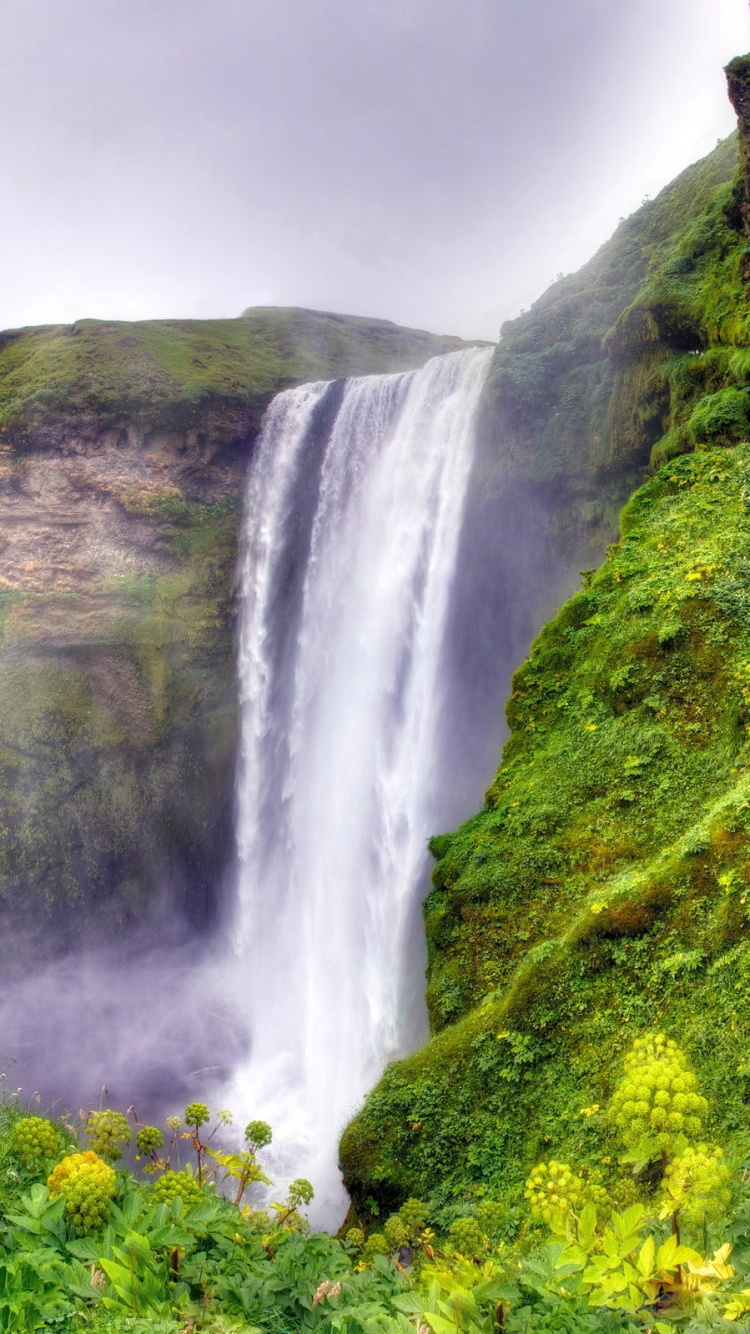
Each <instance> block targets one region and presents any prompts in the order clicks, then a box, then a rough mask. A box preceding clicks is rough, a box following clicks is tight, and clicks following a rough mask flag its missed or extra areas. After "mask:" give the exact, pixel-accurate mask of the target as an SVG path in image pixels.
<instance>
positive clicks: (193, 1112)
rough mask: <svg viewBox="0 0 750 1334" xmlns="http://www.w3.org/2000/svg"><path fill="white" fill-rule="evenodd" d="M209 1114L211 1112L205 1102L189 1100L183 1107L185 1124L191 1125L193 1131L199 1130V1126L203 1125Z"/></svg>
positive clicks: (206, 1121)
mask: <svg viewBox="0 0 750 1334" xmlns="http://www.w3.org/2000/svg"><path fill="white" fill-rule="evenodd" d="M210 1116H211V1113H210V1112H209V1110H208V1108H207V1106H206V1104H205V1102H191V1103H188V1106H187V1107H186V1108H185V1124H186V1125H188V1126H191V1127H192V1128H193V1129H194V1130H195V1131H198V1130H200V1128H201V1126H205V1125H206V1124H207V1123H208V1121H209V1119H210Z"/></svg>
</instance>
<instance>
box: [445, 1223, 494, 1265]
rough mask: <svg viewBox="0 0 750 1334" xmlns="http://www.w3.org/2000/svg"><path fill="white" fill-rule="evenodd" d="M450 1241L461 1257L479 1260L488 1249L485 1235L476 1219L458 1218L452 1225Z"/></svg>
mask: <svg viewBox="0 0 750 1334" xmlns="http://www.w3.org/2000/svg"><path fill="white" fill-rule="evenodd" d="M449 1235H450V1239H451V1243H452V1244H453V1246H455V1248H456V1250H457V1251H458V1253H459V1255H463V1256H465V1257H466V1259H467V1260H477V1259H479V1257H480V1256H481V1255H482V1254H483V1252H484V1251H485V1250H486V1249H487V1247H486V1241H485V1237H484V1234H483V1232H482V1229H481V1227H480V1226H479V1223H478V1222H477V1220H476V1218H457V1219H456V1220H455V1222H454V1223H451V1225H450V1233H449Z"/></svg>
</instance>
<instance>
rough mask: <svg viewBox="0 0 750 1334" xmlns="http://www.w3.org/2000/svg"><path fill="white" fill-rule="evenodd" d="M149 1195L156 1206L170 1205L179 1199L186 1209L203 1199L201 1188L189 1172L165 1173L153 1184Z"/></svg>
mask: <svg viewBox="0 0 750 1334" xmlns="http://www.w3.org/2000/svg"><path fill="white" fill-rule="evenodd" d="M151 1195H152V1199H153V1200H154V1202H155V1203H156V1204H171V1203H172V1200H176V1199H180V1200H182V1203H183V1204H184V1206H185V1208H186V1209H190V1208H191V1207H192V1206H193V1205H194V1204H200V1202H201V1200H202V1199H203V1191H202V1190H201V1187H200V1186H199V1185H198V1182H197V1181H196V1179H195V1177H192V1176H191V1175H190V1173H189V1172H165V1173H164V1176H163V1177H159V1180H158V1181H156V1182H154V1185H153V1187H152V1191H151Z"/></svg>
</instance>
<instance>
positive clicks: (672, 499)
mask: <svg viewBox="0 0 750 1334" xmlns="http://www.w3.org/2000/svg"><path fill="white" fill-rule="evenodd" d="M749 493H750V445H747V444H741V445H738V446H737V447H736V448H735V449H731V450H726V449H720V448H708V449H706V450H704V451H703V452H697V453H695V454H689V455H685V456H683V457H681V458H679V459H676V460H674V461H673V462H671V463H669V464H668V465H666V466H665V467H664V468H662V469H661V470H660V471H659V472H658V473H657V474H656V476H655V477H654V478H653V479H652V480H650V481H649V482H647V483H646V485H645V486H644V487H642V488H641V490H640V491H639V492H637V493H636V495H635V496H634V497H633V499H632V501H631V502H630V503H629V505H628V506H627V507H626V509H625V510H624V512H623V517H622V529H623V537H622V540H621V542H620V543H618V544H617V545H616V546H614V547H613V548H612V549H611V550H610V552H609V555H608V559H607V561H606V562H605V564H604V566H603V568H602V569H601V570H600V571H599V572H598V573H596V574H594V575H591V574H590V573H589V574H587V576H586V584H587V586H586V587H584V588H583V589H582V590H581V591H580V592H579V593H578V594H577V595H576V596H575V597H574V598H573V599H572V600H571V601H570V602H569V603H568V604H567V605H566V606H565V607H564V608H563V610H562V612H561V613H560V615H559V616H558V617H557V618H556V619H555V620H554V621H552V622H551V623H550V624H549V625H548V626H546V627H545V629H544V630H543V631H542V634H541V635H540V636H539V639H538V640H537V641H536V643H535V645H534V647H533V649H532V652H531V655H530V657H529V659H528V661H527V662H526V663H525V664H524V665H523V667H522V668H521V669H520V670H519V672H518V673H517V674H516V677H515V680H514V688H513V694H512V697H511V700H510V704H509V710H508V714H509V721H510V724H511V728H512V732H511V737H510V740H509V742H508V744H507V746H506V750H505V754H504V757H503V763H502V765H501V768H500V771H499V773H498V775H497V778H496V779H495V781H494V783H493V785H492V787H491V788H490V790H489V792H488V793H487V803H486V806H485V808H484V809H483V810H482V811H481V812H480V813H479V814H478V815H477V816H475V817H474V818H473V819H472V820H470V821H469V822H468V823H467V824H466V825H464V826H463V827H462V828H461V829H460V830H459V831H458V832H457V833H455V834H452V835H443V836H441V837H440V838H438V839H435V840H434V842H433V849H434V851H435V853H436V855H437V857H438V863H437V866H436V869H435V875H434V884H435V887H434V889H433V890H432V892H431V893H430V894H429V895H428V898H427V900H426V903H425V921H426V926H427V934H428V943H429V951H430V970H429V988H428V999H429V1004H430V1010H431V1015H432V1022H433V1027H434V1029H435V1031H436V1036H435V1037H434V1038H433V1039H432V1040H431V1042H429V1043H428V1044H427V1046H426V1047H424V1048H423V1049H422V1050H421V1051H419V1052H418V1053H416V1055H415V1056H413V1057H411V1058H409V1059H408V1060H406V1061H403V1062H401V1063H399V1064H397V1065H394V1066H393V1067H391V1068H390V1069H389V1070H388V1071H387V1072H386V1074H385V1076H384V1078H383V1080H382V1081H381V1083H380V1085H379V1086H378V1088H377V1089H376V1090H375V1091H374V1093H373V1094H372V1095H371V1096H370V1098H369V1099H368V1101H367V1103H366V1104H365V1108H364V1110H363V1112H362V1114H361V1115H360V1116H359V1117H358V1118H357V1120H356V1121H354V1122H353V1123H352V1125H351V1126H350V1127H349V1128H348V1130H347V1131H346V1133H345V1136H344V1140H343V1143H342V1154H343V1162H344V1165H345V1170H346V1176H347V1180H348V1183H349V1185H350V1188H351V1189H352V1191H353V1193H354V1198H355V1200H356V1202H357V1206H358V1208H359V1210H360V1212H361V1213H362V1215H363V1216H364V1217H377V1216H378V1215H379V1213H382V1212H383V1211H384V1210H385V1211H386V1212H387V1211H388V1210H389V1209H390V1208H392V1207H393V1206H394V1205H396V1204H397V1203H398V1201H399V1199H400V1198H404V1197H406V1196H407V1195H411V1194H418V1195H420V1196H421V1197H422V1198H427V1199H428V1200H429V1201H430V1202H431V1203H432V1204H433V1206H434V1208H436V1209H437V1210H438V1211H439V1213H438V1216H439V1218H440V1219H441V1220H444V1221H445V1222H446V1223H448V1222H450V1220H451V1218H452V1217H453V1216H454V1214H455V1212H456V1211H463V1208H464V1202H466V1201H472V1200H476V1199H478V1198H481V1197H482V1196H483V1195H484V1194H487V1195H489V1196H490V1197H497V1198H498V1199H500V1200H505V1201H506V1202H507V1204H508V1207H509V1208H510V1209H514V1208H518V1207H519V1205H520V1202H521V1199H522V1189H523V1181H524V1178H525V1176H526V1175H527V1173H528V1171H529V1169H530V1168H531V1167H532V1166H533V1162H534V1161H536V1160H538V1159H539V1158H540V1157H542V1156H543V1154H544V1146H545V1145H546V1144H550V1143H553V1144H554V1147H555V1150H556V1156H558V1155H559V1152H560V1151H561V1150H562V1151H563V1152H564V1154H565V1155H568V1154H570V1155H571V1156H572V1155H573V1152H574V1151H575V1155H576V1156H580V1154H581V1152H582V1151H583V1155H584V1157H583V1160H584V1161H586V1154H587V1153H591V1154H592V1155H594V1157H595V1156H596V1153H597V1150H598V1147H599V1143H600V1139H599V1134H598V1132H597V1125H598V1122H597V1118H596V1117H595V1116H592V1117H588V1116H586V1115H585V1114H583V1115H582V1112H581V1108H584V1111H585V1110H586V1108H587V1107H589V1108H590V1106H591V1105H595V1104H596V1103H598V1102H601V1101H602V1085H603V1083H604V1082H606V1079H607V1071H608V1068H609V1064H610V1062H611V1060H612V1056H613V1054H615V1053H617V1052H619V1051H621V1050H622V1049H623V1047H624V1046H625V1045H627V1043H628V1040H629V1038H628V1034H629V1033H631V1032H633V1030H634V1029H637V1028H638V1027H641V1026H646V1025H650V1024H652V1023H663V1024H665V1025H666V1024H668V1025H669V1028H670V1029H671V1030H672V1031H673V1032H674V1033H675V1036H677V1037H678V1038H679V1039H680V1040H681V1041H682V1042H683V1043H684V1044H685V1046H686V1047H687V1049H688V1050H689V1051H690V1052H691V1053H692V1055H693V1056H694V1059H695V1062H696V1064H697V1066H698V1068H699V1070H700V1072H701V1074H702V1076H703V1078H704V1080H705V1082H706V1084H707V1086H708V1088H709V1090H710V1091H711V1092H712V1093H713V1092H715V1091H716V1090H718V1089H719V1088H721V1090H722V1099H721V1110H720V1113H719V1115H720V1118H721V1121H722V1128H723V1130H724V1131H725V1132H726V1133H727V1134H728V1135H730V1136H731V1134H732V1133H734V1132H737V1133H739V1132H740V1130H742V1129H743V1128H744V1127H745V1126H746V1124H747V1110H746V1099H747V1097H748V1090H749V1088H750V1085H748V1072H749V1071H750V1047H749V1046H748V1042H749V1039H748V1036H747V1032H746V1027H745V1025H744V1023H743V1015H744V1013H745V1012H746V1011H745V1008H744V1007H745V1006H746V1005H747V1003H748V999H749V994H748V990H747V988H748V979H749V978H750V952H749V951H748V935H749V931H748V928H749V926H750V907H749V905H748V904H747V903H746V899H747V893H746V886H747V881H748V877H749V876H750V844H749V839H748V836H749V834H750V820H748V812H749V811H750V778H749V777H748V772H749V771H748V762H749V761H750V749H749V748H748V746H749V737H750V733H749V732H748V723H749V722H750V713H749V712H748V709H749V707H750V687H749V685H748V681H749V680H750V677H748V672H749V671H750V668H749V667H748V664H749V663H750V617H749V616H748V609H750V593H749V592H748V587H747V579H748V570H750V513H749V511H748V500H747V496H748V494H749Z"/></svg>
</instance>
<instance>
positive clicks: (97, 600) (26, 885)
mask: <svg viewBox="0 0 750 1334" xmlns="http://www.w3.org/2000/svg"><path fill="white" fill-rule="evenodd" d="M239 511H240V502H239V500H238V499H235V498H233V497H229V498H227V499H225V500H224V501H222V502H219V503H217V504H213V505H210V504H205V505H201V504H198V503H195V504H189V503H187V502H185V501H184V500H174V499H171V498H169V497H167V498H166V499H164V500H162V502H161V504H160V507H159V512H158V513H157V514H156V515H155V518H156V520H157V521H158V523H159V527H160V529H161V537H162V540H163V542H164V544H165V545H166V547H167V549H168V550H169V552H170V554H171V556H172V563H171V568H169V569H168V570H166V571H165V572H163V573H161V574H160V575H159V576H158V577H154V576H137V575H136V576H129V577H128V576H117V575H114V576H113V575H108V576H106V577H105V576H103V577H102V578H101V579H100V580H99V581H98V582H97V583H96V584H95V586H93V587H89V588H87V589H86V590H85V592H81V593H80V594H63V595H58V596H57V597H56V596H54V595H52V594H50V595H45V594H28V593H27V594H18V593H14V592H11V593H6V594H4V595H2V596H0V611H1V612H2V627H1V630H0V633H1V635H2V640H1V641H0V663H1V664H2V670H0V912H1V913H2V916H3V917H4V918H5V920H6V923H12V927H13V940H12V941H11V939H10V938H8V948H7V949H5V950H3V951H2V959H3V965H4V968H5V969H8V968H12V967H13V966H14V961H15V962H20V963H22V957H23V951H22V950H21V949H20V947H19V937H20V936H22V934H23V933H24V930H27V931H29V932H31V933H33V934H37V933H38V935H39V937H40V940H41V941H43V943H44V947H45V948H49V947H50V945H52V946H53V947H60V946H64V945H65V944H67V943H69V941H70V937H71V936H73V937H75V936H76V935H78V934H80V933H81V932H82V931H86V932H92V931H93V932H96V931H98V930H106V931H111V930H113V929H116V928H120V927H122V926H124V925H133V924H139V925H141V926H143V925H146V924H151V926H154V925H161V926H163V925H164V923H165V922H166V921H171V923H172V925H173V926H176V927H177V929H178V930H179V923H180V920H181V919H182V920H184V919H187V920H188V921H189V922H190V923H191V926H192V927H193V928H195V927H196V926H206V925H209V924H210V922H211V921H212V920H213V919H214V918H215V916H216V913H217V911H218V910H219V907H220V904H219V888H220V883H221V875H222V871H223V869H224V866H225V862H226V857H227V855H228V848H229V845H230V842H231V826H232V776H233V767H234V756H235V743H236V700H235V682H234V676H235V671H234V655H233V643H232V624H233V606H232V595H231V590H232V580H233V572H234V568H235V563H236V535H237V528H238V518H239ZM58 624H59V625H60V627H61V632H60V634H59V636H58V635H56V633H55V627H56V626H58ZM51 924H54V925H55V928H56V929H55V931H50V925H51Z"/></svg>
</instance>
